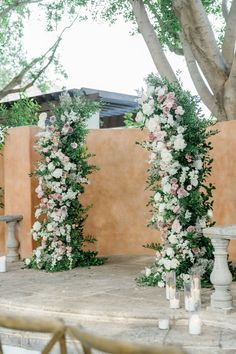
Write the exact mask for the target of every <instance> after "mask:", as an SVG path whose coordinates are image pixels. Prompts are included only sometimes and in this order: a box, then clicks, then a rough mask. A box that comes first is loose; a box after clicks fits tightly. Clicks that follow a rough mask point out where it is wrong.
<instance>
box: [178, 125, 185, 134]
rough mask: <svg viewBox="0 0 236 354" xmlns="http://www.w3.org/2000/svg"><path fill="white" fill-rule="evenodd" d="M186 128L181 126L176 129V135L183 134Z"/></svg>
mask: <svg viewBox="0 0 236 354" xmlns="http://www.w3.org/2000/svg"><path fill="white" fill-rule="evenodd" d="M185 130H186V128H184V127H181V125H180V126H179V127H178V128H177V132H178V134H182V133H183V132H185Z"/></svg>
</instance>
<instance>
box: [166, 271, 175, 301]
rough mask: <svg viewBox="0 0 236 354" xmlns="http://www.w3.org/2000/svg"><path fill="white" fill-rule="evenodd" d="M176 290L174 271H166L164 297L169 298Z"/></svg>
mask: <svg viewBox="0 0 236 354" xmlns="http://www.w3.org/2000/svg"><path fill="white" fill-rule="evenodd" d="M175 292H176V274H175V272H174V271H170V272H168V273H166V298H167V300H170V297H171V296H172V297H173V295H174V294H175Z"/></svg>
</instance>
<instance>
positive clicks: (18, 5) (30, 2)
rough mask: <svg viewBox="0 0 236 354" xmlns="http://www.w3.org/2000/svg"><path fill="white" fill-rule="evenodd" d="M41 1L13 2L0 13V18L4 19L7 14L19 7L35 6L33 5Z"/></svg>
mask: <svg viewBox="0 0 236 354" xmlns="http://www.w3.org/2000/svg"><path fill="white" fill-rule="evenodd" d="M42 1H43V0H21V1H20V0H15V1H14V2H13V3H12V4H11V5H9V6H7V7H6V8H5V9H3V10H2V11H0V18H1V17H5V16H6V15H7V14H8V12H10V11H12V10H14V9H16V8H18V7H20V6H24V5H30V4H35V3H39V2H42Z"/></svg>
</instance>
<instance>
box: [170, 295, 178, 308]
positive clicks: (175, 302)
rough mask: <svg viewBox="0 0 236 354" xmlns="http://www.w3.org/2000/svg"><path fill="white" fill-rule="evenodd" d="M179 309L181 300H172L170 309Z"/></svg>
mask: <svg viewBox="0 0 236 354" xmlns="http://www.w3.org/2000/svg"><path fill="white" fill-rule="evenodd" d="M179 307H180V301H179V299H176V298H175V297H173V298H170V308H171V309H179Z"/></svg>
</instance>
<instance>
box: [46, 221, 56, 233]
mask: <svg viewBox="0 0 236 354" xmlns="http://www.w3.org/2000/svg"><path fill="white" fill-rule="evenodd" d="M47 230H48V231H49V232H51V231H53V230H54V226H53V224H52V223H49V224H47Z"/></svg>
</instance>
